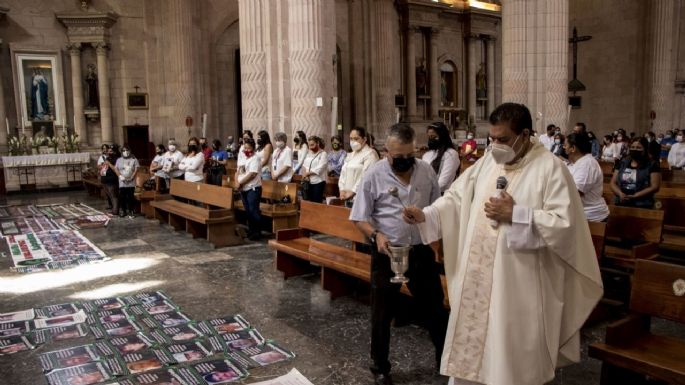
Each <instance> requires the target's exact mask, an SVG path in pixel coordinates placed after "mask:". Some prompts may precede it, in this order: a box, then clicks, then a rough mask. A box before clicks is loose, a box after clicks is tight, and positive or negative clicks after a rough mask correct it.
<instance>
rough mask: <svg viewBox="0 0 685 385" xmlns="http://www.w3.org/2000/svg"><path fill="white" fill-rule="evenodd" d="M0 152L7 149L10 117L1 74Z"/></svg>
mask: <svg viewBox="0 0 685 385" xmlns="http://www.w3.org/2000/svg"><path fill="white" fill-rule="evenodd" d="M0 17H1V15H0ZM0 52H2V39H0ZM0 119H2V121H0V153H3V154H4V152H5V151H6V150H7V140H8V139H7V127H6V126H5V122H7V120H5V119H8V120H9V117H8V116H7V111H5V93H4V92H3V85H2V76H0ZM11 132H13V131H12V126H10V133H11Z"/></svg>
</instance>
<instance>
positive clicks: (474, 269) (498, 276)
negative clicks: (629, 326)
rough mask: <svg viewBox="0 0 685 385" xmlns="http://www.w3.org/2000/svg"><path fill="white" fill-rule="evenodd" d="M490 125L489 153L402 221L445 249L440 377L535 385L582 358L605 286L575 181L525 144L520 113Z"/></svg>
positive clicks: (527, 125) (526, 123)
mask: <svg viewBox="0 0 685 385" xmlns="http://www.w3.org/2000/svg"><path fill="white" fill-rule="evenodd" d="M490 123H491V127H490V137H491V138H492V145H491V149H490V151H489V152H488V154H487V155H486V156H485V157H484V158H482V159H481V160H479V161H478V162H477V163H476V164H475V165H474V166H472V167H470V168H469V169H468V170H467V171H466V172H465V173H464V174H463V175H462V176H460V177H459V179H457V181H456V182H455V183H454V184H453V185H452V187H451V188H450V189H448V190H447V191H446V192H445V195H444V196H443V197H442V198H440V199H438V200H437V201H436V202H435V203H433V204H432V205H431V206H429V207H425V208H423V209H420V208H417V207H409V208H407V209H406V210H405V212H404V216H405V220H406V221H407V222H409V223H419V224H420V225H419V229H420V230H421V237H422V240H423V242H424V243H430V242H434V241H437V240H438V239H440V238H442V242H443V248H444V254H445V272H446V275H447V282H448V288H449V299H450V307H451V310H452V311H451V314H450V320H449V326H448V330H447V336H446V339H445V350H444V352H443V356H442V365H441V368H440V372H441V373H442V374H445V375H448V376H450V377H452V381H451V382H452V383H454V384H474V383H475V384H488V385H541V384H544V383H546V382H548V381H550V380H552V379H553V378H554V370H555V368H557V367H561V366H564V365H567V364H570V363H571V362H578V361H579V360H580V335H579V330H580V327H581V326H582V325H583V322H585V320H586V318H587V317H588V315H589V314H590V312H591V311H592V309H593V308H594V306H595V304H596V303H597V302H598V301H599V299H600V298H601V296H602V281H601V277H600V274H599V267H598V265H597V260H596V257H595V251H594V248H593V246H592V238H591V236H590V230H589V228H588V226H587V225H586V223H587V222H586V219H585V213H584V212H583V205H582V203H581V200H580V196H579V195H578V192H577V190H576V187H575V184H574V182H573V178H572V177H571V174H570V173H569V171H568V169H567V168H566V166H565V165H564V163H563V162H562V161H561V160H560V159H558V158H557V157H555V156H554V155H552V154H551V153H550V152H549V151H547V150H546V149H545V148H544V147H543V146H542V145H541V144H539V143H538V142H537V141H534V140H533V141H531V138H530V135H531V127H532V119H531V116H530V112H529V111H528V108H526V107H525V106H524V105H521V104H514V103H505V104H502V105H501V106H499V107H497V108H496V109H495V110H494V111H493V112H492V114H491V115H490ZM500 178H505V179H506V180H507V184H506V190H505V192H503V193H502V194H501V195H500V197H499V198H495V197H492V196H493V193H495V191H496V187H497V185H500V187H501V183H500V181H502V180H501V179H500Z"/></svg>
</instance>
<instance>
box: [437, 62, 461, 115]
mask: <svg viewBox="0 0 685 385" xmlns="http://www.w3.org/2000/svg"><path fill="white" fill-rule="evenodd" d="M440 106H442V107H456V106H457V67H456V66H455V65H454V63H452V62H451V61H446V62H444V63H442V65H440Z"/></svg>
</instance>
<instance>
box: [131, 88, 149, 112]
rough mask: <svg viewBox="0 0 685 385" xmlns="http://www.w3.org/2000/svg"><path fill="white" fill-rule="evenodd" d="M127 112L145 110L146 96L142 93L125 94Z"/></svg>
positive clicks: (146, 107)
mask: <svg viewBox="0 0 685 385" xmlns="http://www.w3.org/2000/svg"><path fill="white" fill-rule="evenodd" d="M126 96H127V102H128V103H127V104H128V109H129V110H147V109H148V106H147V94H146V93H143V92H129V93H127V94H126Z"/></svg>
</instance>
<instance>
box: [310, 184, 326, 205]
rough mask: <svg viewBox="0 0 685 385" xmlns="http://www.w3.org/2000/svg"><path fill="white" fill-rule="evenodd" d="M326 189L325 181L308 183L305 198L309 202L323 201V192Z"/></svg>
mask: <svg viewBox="0 0 685 385" xmlns="http://www.w3.org/2000/svg"><path fill="white" fill-rule="evenodd" d="M325 190H326V182H321V183H316V184H313V183H312V184H310V185H309V192H308V197H307V200H308V201H310V202H316V203H321V202H323V193H324V191H325Z"/></svg>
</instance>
